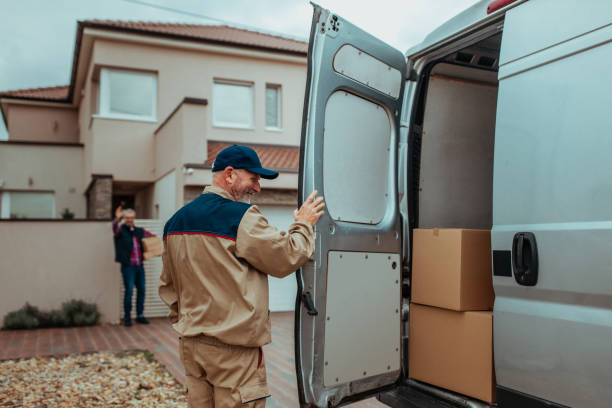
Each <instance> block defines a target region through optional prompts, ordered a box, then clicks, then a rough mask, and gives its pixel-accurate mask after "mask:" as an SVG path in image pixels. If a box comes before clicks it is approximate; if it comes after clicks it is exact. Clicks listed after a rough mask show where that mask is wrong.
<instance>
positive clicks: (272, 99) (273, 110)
mask: <svg viewBox="0 0 612 408" xmlns="http://www.w3.org/2000/svg"><path fill="white" fill-rule="evenodd" d="M266 127H273V128H280V88H279V87H276V86H268V87H266Z"/></svg>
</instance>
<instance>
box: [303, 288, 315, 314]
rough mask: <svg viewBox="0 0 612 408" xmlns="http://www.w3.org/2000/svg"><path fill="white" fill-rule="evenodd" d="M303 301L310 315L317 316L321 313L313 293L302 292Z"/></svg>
mask: <svg viewBox="0 0 612 408" xmlns="http://www.w3.org/2000/svg"><path fill="white" fill-rule="evenodd" d="M302 301H303V302H304V307H305V308H306V312H307V313H308V314H309V315H310V316H316V315H318V314H319V312H318V311H317V309H316V308H315V305H314V302H313V300H312V295H311V294H310V292H304V293H303V294H302Z"/></svg>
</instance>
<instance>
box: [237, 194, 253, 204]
mask: <svg viewBox="0 0 612 408" xmlns="http://www.w3.org/2000/svg"><path fill="white" fill-rule="evenodd" d="M238 201H240V202H241V203H245V204H251V195H250V194H245V195H243V196H242V197H240V200H238Z"/></svg>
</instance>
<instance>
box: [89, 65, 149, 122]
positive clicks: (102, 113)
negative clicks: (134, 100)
mask: <svg viewBox="0 0 612 408" xmlns="http://www.w3.org/2000/svg"><path fill="white" fill-rule="evenodd" d="M111 72H121V73H128V74H136V75H143V76H149V77H152V78H153V79H154V81H155V83H154V86H153V106H152V110H153V112H152V115H146V116H145V115H134V114H126V113H115V112H111V111H110V85H109V84H110V82H109V81H110V77H109V73H111ZM158 85H159V84H158V76H157V72H153V71H138V70H131V69H121V68H107V67H102V68H100V84H99V86H98V109H97V111H98V113H97V114H96V115H93V116H94V117H96V118H103V119H120V120H134V121H141V122H157V98H158Z"/></svg>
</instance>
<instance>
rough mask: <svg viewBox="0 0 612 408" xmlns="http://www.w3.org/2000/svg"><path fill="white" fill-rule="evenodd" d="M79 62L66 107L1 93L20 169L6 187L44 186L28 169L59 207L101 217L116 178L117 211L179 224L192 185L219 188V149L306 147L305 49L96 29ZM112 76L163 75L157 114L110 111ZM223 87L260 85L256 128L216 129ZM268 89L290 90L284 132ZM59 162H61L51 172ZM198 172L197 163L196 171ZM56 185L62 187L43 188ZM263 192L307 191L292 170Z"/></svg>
mask: <svg viewBox="0 0 612 408" xmlns="http://www.w3.org/2000/svg"><path fill="white" fill-rule="evenodd" d="M238 31H240V30H238ZM238 34H240V33H238ZM247 34H248V35H252V34H253V33H247ZM76 55H77V56H78V58H77V57H76V56H75V64H74V68H73V75H72V80H71V85H70V88H69V89H67V90H66V93H67V97H66V98H64V99H61V98H59V99H58V98H55V99H54V98H50V99H49V98H47V99H45V98H35V97H34V98H33V97H14V95H8V94H3V93H0V106H1V107H2V113H3V116H4V118H5V121H6V124H7V128H8V133H9V140H8V141H7V142H0V155H3V157H5V158H7V161H8V164H7V163H6V162H5V163H4V164H3V165H0V166H2V167H0V170H1V173H0V180H2V181H3V185H2V182H0V190H1V189H2V188H4V189H7V188H11V189H17V190H20V189H23V190H30V189H32V188H33V186H32V183H30V184H24V182H23V180H22V178H23V177H24V171H23V170H24V169H26V168H27V169H29V171H30V172H33V173H34V176H30V177H34V178H35V179H36V180H41V181H40V182H38V183H36V188H38V189H42V190H45V191H53V192H54V193H55V206H56V208H58V209H62V208H71V209H73V210H72V211H73V212H74V213H75V215H76V217H77V218H95V217H97V216H99V214H107V212H108V211H106V210H104V211H96V210H95V203H88V200H89V197H91V196H92V194H89V192H90V191H91V188H92V183H94V182H95V180H96V178H97V177H99V176H104V177H108V176H110V177H111V178H112V186H113V192H112V197H113V203H111V205H112V206H114V205H115V204H116V202H118V200H120V199H122V197H123V198H125V197H128V198H129V204H130V206H133V207H137V209H139V210H140V211H141V213H140V214H139V215H140V216H143V215H144V216H146V217H151V218H154V217H167V216H168V215H169V214H171V213H172V212H173V211H174V210H176V209H177V208H179V207H180V206H181V205H183V204H184V197H185V189H186V188H191V189H192V190H193V189H194V188H201V187H203V186H204V185H207V184H210V182H211V179H212V174H211V171H210V168H207V167H206V166H198V165H201V164H203V163H204V162H205V161H206V160H207V155H208V152H207V143H208V142H209V141H220V142H230V143H243V144H257V145H264V146H265V145H270V146H293V147H296V148H297V147H298V146H299V138H300V131H301V112H302V104H303V94H304V87H305V79H306V75H305V74H306V56H305V51H304V52H303V53H299V52H298V53H296V52H291V53H288V52H283V51H282V50H278V51H274V50H270V49H265V50H264V49H261V47H259V48H258V47H249V46H244V45H235V46H234V45H232V44H224V45H220V44H218V43H215V42H213V43H209V42H207V41H189V40H186V39H182V38H181V39H178V38H164V36H159V35H156V36H152V35H148V34H146V33H138V32H123V31H121V30H116V29H115V28H114V27H110V26H109V27H106V28H105V27H99V26H96V27H95V28H94V27H89V26H85V27H84V28H82V31H80V37H79V39H78V40H77V54H76ZM111 69H112V70H120V71H122V72H130V73H147V74H150V75H153V76H154V78H155V93H154V97H155V101H154V106H155V112H154V115H153V117H151V118H147V119H125V118H117V117H115V116H113V115H109V114H106V113H105V112H103V111H102V109H101V104H102V102H101V92H102V91H101V81H102V73H103V71H104V70H111ZM216 81H236V82H238V83H241V84H248V85H249V86H250V88H251V89H252V98H253V104H252V108H253V114H252V115H253V120H252V125H251V126H248V127H246V128H245V127H241V128H236V127H231V126H227V125H225V126H219V125H217V124H216V123H215V121H214V119H213V114H212V112H213V111H214V109H215V103H216V101H215V98H214V95H213V94H214V90H213V86H214V84H215V82H216ZM268 86H274V87H276V88H277V89H278V90H279V101H278V103H279V104H280V106H279V113H278V114H279V116H280V119H279V122H280V126H279V127H275V128H273V129H271V128H269V127H266V87H268ZM60 91H61V90H54V92H55V93H58V92H60ZM70 92H71V93H72V95H70V94H69V93H70ZM28 95H30V94H28ZM12 142H23V143H24V146H25V145H26V144H28V143H31V142H38V143H40V144H41V145H40V146H42V144H47V145H48V146H49V148H47V149H45V148H42V147H40V146H38V147H37V148H29V149H28V150H27V156H28V157H27V158H26V159H25V161H22V160H19V159H17V156H12V155H11V154H12V153H13V151H14V150H15V149H21V150H19V151H16V152H17V153H18V154H21V151H24V152H25V150H24V149H26V148H25V147H21V148H16V147H14V146H13V145H12V144H11V143H12ZM51 146H52V147H53V148H52V149H51ZM49 149H51V150H52V151H55V150H58V151H59V150H62V149H66V153H61V154H63V155H65V156H69V158H68V159H66V160H63V159H51V158H49V157H50V156H49V154H48V151H49ZM53 149H55V150H53ZM68 152H69V153H68ZM54 157H55V156H54ZM49 160H56V162H55V163H54V164H52V165H51V164H50V163H49ZM32 163H33V164H32ZM192 164H195V165H196V166H194V167H193V166H192V167H191V168H190V167H189V165H192ZM26 165H27V166H26ZM64 174H66V176H64ZM170 175H171V176H170ZM46 178H55V179H57V182H53V181H49V182H46V181H44V182H43V180H46ZM169 180H171V181H172V184H173V185H172V186H171V185H170V184H169ZM65 181H69V182H70V187H69V188H70V189H71V190H70V191H75V192H73V193H70V194H71V195H69V194H65V193H64V192H63V191H62V189H63V188H64V187H63V186H64V184H65ZM262 187H263V188H264V189H265V188H276V189H279V188H280V189H289V190H293V191H295V189H296V188H297V174H296V172H295V169H294V170H293V171H289V172H287V171H284V170H281V176H280V177H279V179H278V180H275V181H273V182H268V181H265V182H263V183H262ZM169 195H171V196H172V197H173V199H172V200H171V201H172V202H170V201H169V199H168V198H167V197H168V196H169ZM161 197H164V198H163V199H162V198H161ZM160 200H161V201H160ZM97 201H99V199H98V200H97ZM162 201H163V202H162ZM88 208H89V210H88ZM96 214H98V215H96Z"/></svg>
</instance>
